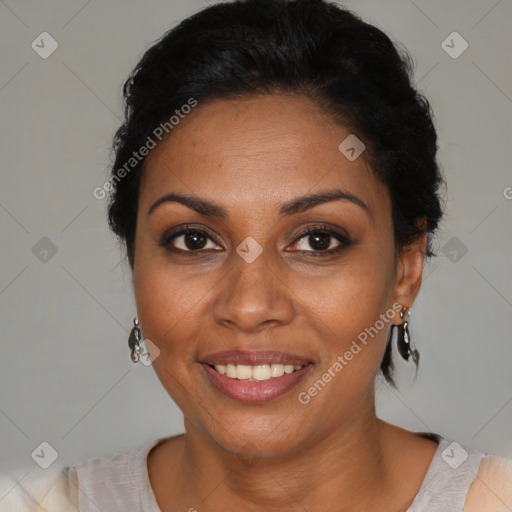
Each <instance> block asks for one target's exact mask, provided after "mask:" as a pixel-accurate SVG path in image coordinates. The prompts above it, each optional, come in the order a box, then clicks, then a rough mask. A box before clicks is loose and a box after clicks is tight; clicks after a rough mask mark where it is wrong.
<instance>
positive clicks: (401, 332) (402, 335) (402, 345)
mask: <svg viewBox="0 0 512 512" xmlns="http://www.w3.org/2000/svg"><path fill="white" fill-rule="evenodd" d="M408 313H409V308H406V307H405V306H404V307H402V309H401V310H400V318H401V319H402V320H403V319H404V317H406V315H407V314H408ZM395 327H396V328H397V331H398V332H397V340H396V347H397V349H398V353H399V354H400V355H401V356H402V358H403V359H404V361H406V362H409V359H410V358H412V360H413V362H414V364H415V365H416V366H418V362H419V360H420V353H419V352H418V351H417V350H416V349H415V348H414V346H413V343H412V340H411V335H410V334H409V322H408V321H407V320H404V321H403V322H402V323H401V324H399V325H397V326H395Z"/></svg>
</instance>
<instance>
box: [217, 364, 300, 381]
mask: <svg viewBox="0 0 512 512" xmlns="http://www.w3.org/2000/svg"><path fill="white" fill-rule="evenodd" d="M208 366H210V368H212V369H214V370H215V371H216V372H218V373H220V374H221V375H225V376H226V377H227V378H228V379H237V380H241V381H245V382H263V381H266V380H270V379H277V378H279V377H282V376H283V375H285V374H290V373H294V372H297V371H299V370H301V369H302V368H304V367H305V366H306V365H293V364H276V363H274V364H268V363H267V364H259V365H256V366H250V365H245V364H216V365H208Z"/></svg>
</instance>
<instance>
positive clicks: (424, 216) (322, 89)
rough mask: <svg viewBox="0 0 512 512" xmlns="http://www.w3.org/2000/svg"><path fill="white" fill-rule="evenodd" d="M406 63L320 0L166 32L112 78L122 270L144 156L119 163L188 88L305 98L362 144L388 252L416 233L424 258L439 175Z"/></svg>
mask: <svg viewBox="0 0 512 512" xmlns="http://www.w3.org/2000/svg"><path fill="white" fill-rule="evenodd" d="M413 68H414V64H413V61H412V58H411V57H410V55H409V53H408V52H407V50H405V49H403V48H401V49H399V48H398V47H397V46H395V45H394V44H393V43H392V42H391V40H390V39H389V37H388V36H387V35H386V34H384V33H383V32H382V31H381V30H379V29H378V28H376V27H374V26H372V25H370V24H368V23H365V22H364V21H362V20H361V18H359V17H358V16H357V15H356V14H354V13H353V12H351V11H349V10H347V9H344V8H342V7H340V6H339V5H336V4H335V3H330V2H327V1H324V0H292V1H287V0H245V1H244V0H239V1H233V2H223V3H219V4H216V5H212V6H210V7H207V8H205V9H203V10H201V11H199V12H198V13H196V14H194V15H193V16H191V17H189V18H187V19H185V20H184V21H182V22H181V23H180V24H179V25H177V26H176V27H175V28H173V29H172V30H169V31H168V32H167V33H166V34H165V35H164V36H163V37H162V38H161V39H160V40H159V41H157V42H156V43H155V44H154V45H153V46H152V47H151V48H149V49H148V50H147V51H146V53H145V54H144V56H143V57H142V59H141V60H140V62H139V63H138V64H137V66H136V67H135V69H134V70H133V72H132V73H131V75H130V77H129V78H128V80H127V81H126V83H125V85H124V89H123V91H124V97H125V122H124V124H123V125H122V126H121V127H120V128H119V130H118V131H117V133H116V135H115V138H114V144H113V149H114V151H115V162H114V165H113V168H112V172H111V178H110V184H111V187H109V190H110V200H109V205H108V219H109V224H110V228H111V229H112V231H113V232H114V233H115V234H116V235H117V236H118V238H119V240H120V242H122V243H124V244H125V246H126V254H127V257H128V260H129V263H130V266H131V268H132V269H133V265H134V255H135V230H136V218H137V203H138V195H139V185H140V180H141V175H142V173H143V171H144V161H145V159H144V158H140V157H139V159H138V160H137V161H135V162H134V163H133V166H132V167H133V169H131V170H130V169H128V170H127V169H126V163H127V162H128V161H130V159H132V161H133V154H134V152H136V151H137V150H139V148H141V147H143V146H144V145H145V144H146V143H147V141H148V140H149V139H148V137H152V134H154V131H155V128H156V127H158V126H159V125H161V124H162V123H165V122H168V120H169V117H170V116H171V115H173V113H174V112H176V113H178V112H179V109H180V108H181V107H182V106H183V105H187V104H190V101H191V98H193V99H194V101H196V102H198V104H199V107H198V108H200V106H201V105H203V104H205V103H206V102H208V101H209V100H214V99H226V100H229V99H232V98H235V97H239V96H243V95H249V94H250V95H254V94H259V95H269V94H273V93H285V94H294V95H296V94H299V95H303V96H306V97H308V98H310V99H312V100H314V101H315V102H316V104H317V105H318V106H319V108H321V109H323V110H325V111H326V112H328V113H329V114H330V115H331V116H332V118H333V119H334V120H336V121H338V122H339V123H340V124H342V125H344V126H346V127H349V128H350V130H351V131H352V132H353V133H355V134H356V135H357V136H358V137H359V138H360V139H361V140H362V141H363V142H364V144H365V146H366V151H365V157H366V158H367V160H368V163H369V164H370V166H371V168H372V170H373V172H374V173H375V175H376V176H377V178H378V179H379V180H380V181H381V182H382V183H383V184H384V185H386V186H387V188H388V190H389V193H390V197H391V204H392V219H393V226H394V237H395V247H396V249H397V251H398V252H399V253H401V251H402V250H403V249H404V248H405V247H407V246H408V245H410V244H411V243H412V242H413V241H415V240H416V239H417V238H418V237H419V236H420V235H421V234H423V233H424V232H425V231H426V232H427V240H428V246H427V254H426V256H427V257H430V256H432V255H433V251H432V245H431V243H432V240H431V237H432V235H433V233H434V231H435V230H436V229H437V227H438V224H439V222H440V220H441V217H442V207H441V198H440V195H439V188H440V186H441V184H442V183H443V178H442V175H441V172H440V169H439V166H438V163H437V161H436V152H437V134H436V130H435V128H434V125H433V121H432V117H433V115H432V112H431V108H430V104H429V102H428V100H427V99H426V98H425V97H424V96H423V95H421V94H420V93H419V92H418V91H417V90H416V89H415V88H414V87H413V85H412V76H413ZM123 166H124V167H123ZM122 168H124V169H125V171H127V172H124V173H122V179H120V178H119V176H120V173H119V170H120V169H122ZM128 171H129V172H128ZM390 367H391V361H390V343H389V341H388V346H387V349H386V354H385V356H384V359H383V361H382V364H381V369H382V371H383V374H384V376H385V377H386V379H387V380H388V381H389V382H392V378H391V375H390V371H391V370H390Z"/></svg>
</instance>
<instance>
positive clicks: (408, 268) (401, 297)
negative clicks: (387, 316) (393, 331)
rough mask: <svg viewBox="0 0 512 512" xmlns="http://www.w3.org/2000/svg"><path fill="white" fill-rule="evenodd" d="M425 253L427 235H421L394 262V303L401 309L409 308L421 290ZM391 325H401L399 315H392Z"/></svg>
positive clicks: (424, 233)
mask: <svg viewBox="0 0 512 512" xmlns="http://www.w3.org/2000/svg"><path fill="white" fill-rule="evenodd" d="M426 252H427V233H426V232H423V233H422V235H421V236H420V237H419V238H418V239H417V240H416V241H415V242H414V243H413V244H411V245H409V246H407V247H405V248H404V250H403V254H402V255H401V257H400V258H398V259H397V262H396V282H395V291H394V295H393V297H394V299H393V300H394V302H393V303H396V302H398V303H399V304H401V305H402V306H403V307H407V308H409V309H410V308H411V307H412V305H413V303H414V301H415V299H416V296H417V295H418V292H419V291H420V288H421V281H422V277H423V263H424V260H425V254H426ZM392 323H393V324H395V325H397V324H400V323H402V320H401V319H400V316H399V315H394V317H393V319H392Z"/></svg>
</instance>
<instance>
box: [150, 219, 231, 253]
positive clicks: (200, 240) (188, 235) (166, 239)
mask: <svg viewBox="0 0 512 512" xmlns="http://www.w3.org/2000/svg"><path fill="white" fill-rule="evenodd" d="M209 243H210V246H208V244H209ZM159 245H160V246H162V247H165V248H167V249H168V250H169V251H172V252H189V253H190V252H202V251H208V250H212V249H213V250H215V251H218V250H222V249H216V246H217V244H215V243H214V242H213V237H212V236H211V235H210V234H209V233H208V232H206V231H204V230H203V229H199V228H194V227H189V226H186V227H185V228H183V229H181V230H179V231H175V232H172V233H170V234H169V233H168V234H165V235H164V236H163V238H162V239H161V241H160V243H159Z"/></svg>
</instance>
